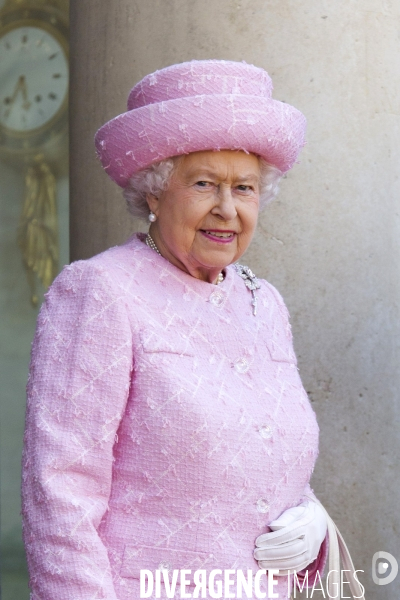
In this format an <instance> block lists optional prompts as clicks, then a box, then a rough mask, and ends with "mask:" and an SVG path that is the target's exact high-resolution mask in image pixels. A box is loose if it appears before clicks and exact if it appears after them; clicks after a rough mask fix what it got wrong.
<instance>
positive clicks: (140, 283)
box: [23, 235, 326, 600]
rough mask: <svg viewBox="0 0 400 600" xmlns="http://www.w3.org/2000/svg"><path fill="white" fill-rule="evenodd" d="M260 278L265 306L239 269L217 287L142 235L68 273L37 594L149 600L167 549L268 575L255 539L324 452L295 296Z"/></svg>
mask: <svg viewBox="0 0 400 600" xmlns="http://www.w3.org/2000/svg"><path fill="white" fill-rule="evenodd" d="M260 282H261V288H260V289H259V290H258V291H257V295H258V313H257V316H254V315H253V313H252V306H251V293H250V291H249V290H248V289H247V288H246V286H245V283H244V281H243V279H242V278H241V277H240V276H239V275H238V274H237V272H236V270H235V268H234V267H233V266H229V267H228V268H227V270H226V278H225V280H224V281H223V282H222V283H221V284H220V285H218V286H215V285H211V284H208V283H205V282H203V281H199V280H197V279H194V278H193V277H191V276H189V275H188V274H186V273H184V272H182V271H180V270H179V269H177V268H176V267H174V266H173V265H171V264H170V263H169V262H168V261H166V260H165V259H164V258H162V257H161V256H159V255H158V254H156V253H155V252H154V251H153V250H151V249H150V248H148V247H147V246H146V245H145V244H144V243H143V238H141V237H140V235H139V236H133V237H132V238H131V239H130V240H128V242H126V243H125V244H124V245H122V246H117V247H114V248H111V249H109V250H107V251H106V252H103V253H102V254H100V255H98V256H95V257H93V258H91V259H90V260H86V261H78V262H75V263H73V264H71V265H70V266H67V267H65V268H64V270H63V271H62V273H61V274H60V275H59V276H58V277H57V279H56V280H55V282H54V283H53V285H52V286H51V288H50V290H49V292H48V293H47V294H46V298H45V302H44V304H43V306H42V309H41V311H40V315H39V318H38V324H37V330H36V335H35V339H34V343H33V347H32V358H31V366H30V375H29V380H28V385H27V392H28V406H27V417H26V434H25V450H24V456H23V521H24V539H25V545H26V550H27V557H28V564H29V571H30V585H31V590H32V592H31V600H89V599H90V600H95V599H96V600H97V599H106V600H136V599H139V597H140V593H139V572H140V570H141V569H150V570H153V569H156V568H157V567H158V566H159V565H160V564H164V563H168V565H170V566H171V567H172V568H175V569H183V568H185V569H191V570H192V571H194V570H196V569H201V568H203V569H207V570H211V569H214V568H217V569H228V568H229V569H234V570H237V569H243V570H244V571H247V569H252V570H253V572H254V573H255V572H256V570H257V569H258V566H257V563H256V562H255V561H254V559H253V549H254V540H255V538H256V537H257V536H258V535H260V534H261V533H263V532H265V531H268V529H267V525H268V523H269V522H270V521H271V520H272V519H275V518H277V517H278V516H279V515H280V514H281V513H282V512H283V511H284V510H286V509H287V508H289V507H292V506H295V505H297V504H299V502H300V501H301V500H302V497H303V494H304V493H305V491H308V490H309V487H308V482H309V479H310V475H311V472H312V470H313V467H314V463H315V460H316V456H317V449H318V426H317V423H316V419H315V415H314V412H313V410H312V408H311V406H310V403H309V401H308V398H307V396H306V393H305V391H304V389H303V386H302V384H301V381H300V378H299V375H298V371H297V367H296V358H295V355H294V352H293V347H292V338H291V332H290V326H289V322H288V314H287V311H286V308H285V305H284V304H283V301H282V299H281V297H280V296H279V294H278V293H277V291H276V290H275V289H274V288H273V287H272V286H271V285H270V284H268V283H267V282H266V281H263V280H261V281H260ZM325 558H326V545H325V543H324V544H323V546H322V548H321V551H320V555H319V557H318V559H317V561H315V563H313V565H312V567H313V568H314V569H316V568H321V566H322V564H323V563H324V561H325ZM274 591H275V592H276V591H278V593H279V598H286V597H287V579H286V578H279V584H278V586H277V587H275V588H274ZM176 597H177V598H179V597H180V596H179V593H178V592H177V595H176Z"/></svg>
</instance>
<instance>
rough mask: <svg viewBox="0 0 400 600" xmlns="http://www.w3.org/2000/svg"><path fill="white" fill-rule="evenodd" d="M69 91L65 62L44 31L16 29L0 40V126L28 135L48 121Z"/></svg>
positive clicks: (57, 42) (28, 28)
mask: <svg viewBox="0 0 400 600" xmlns="http://www.w3.org/2000/svg"><path fill="white" fill-rule="evenodd" d="M67 92H68V62H67V58H66V55H65V52H64V50H63V47H62V46H61V44H60V43H59V41H58V40H57V39H56V38H55V37H54V36H53V35H51V33H49V32H48V31H46V30H45V29H41V28H39V27H30V26H27V27H18V28H15V29H12V30H11V31H9V32H8V33H6V34H5V35H3V36H2V37H1V38H0V125H2V126H3V127H6V128H8V129H10V130H13V131H15V132H21V133H28V132H29V131H32V130H35V129H38V128H39V127H41V126H43V125H45V124H46V123H47V122H48V121H50V120H51V119H52V118H53V117H54V115H55V114H56V113H57V112H58V111H59V109H60V108H61V106H62V105H63V103H64V101H65V98H66V94H67Z"/></svg>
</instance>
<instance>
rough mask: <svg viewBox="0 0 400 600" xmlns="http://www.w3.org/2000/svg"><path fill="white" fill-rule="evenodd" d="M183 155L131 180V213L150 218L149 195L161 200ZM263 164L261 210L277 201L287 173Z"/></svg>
mask: <svg viewBox="0 0 400 600" xmlns="http://www.w3.org/2000/svg"><path fill="white" fill-rule="evenodd" d="M179 158H180V156H174V157H172V158H167V159H165V160H161V161H160V162H157V163H154V164H152V165H150V166H149V167H146V168H145V169H142V170H141V171H138V172H137V173H135V174H134V175H132V177H131V178H130V180H129V183H128V185H127V187H126V188H125V189H124V191H123V195H124V198H125V200H126V203H127V206H128V210H129V212H130V213H131V214H132V215H133V216H134V217H138V218H140V219H146V220H147V217H148V216H149V213H150V209H149V206H148V204H147V199H146V197H147V194H152V195H153V196H156V197H158V196H159V195H160V194H161V193H162V192H163V191H165V190H166V189H167V187H168V184H169V181H170V179H171V176H172V174H173V172H174V169H175V167H176V165H177V162H178V160H179ZM258 161H259V165H260V174H261V176H260V210H262V209H263V208H264V207H265V206H266V205H267V204H268V203H269V202H271V200H273V199H274V198H275V196H276V195H277V193H278V191H279V181H280V179H281V177H282V175H283V173H282V172H281V171H280V170H279V169H277V168H276V167H274V166H273V165H270V164H269V163H267V162H266V161H265V160H264V159H263V158H261V157H258Z"/></svg>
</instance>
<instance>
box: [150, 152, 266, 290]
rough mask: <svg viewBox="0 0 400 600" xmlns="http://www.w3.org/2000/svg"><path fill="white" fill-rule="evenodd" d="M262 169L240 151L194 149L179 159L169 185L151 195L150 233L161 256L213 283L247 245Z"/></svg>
mask: <svg viewBox="0 0 400 600" xmlns="http://www.w3.org/2000/svg"><path fill="white" fill-rule="evenodd" d="M259 183H260V168H259V163H258V159H257V157H256V156H255V155H254V154H246V153H245V152H242V151H234V150H221V151H220V152H213V151H205V152H193V153H191V154H187V155H184V156H182V157H180V158H179V159H177V164H176V166H175V170H174V173H173V175H172V178H171V180H170V183H169V186H168V189H167V190H166V191H165V192H163V193H162V194H161V195H160V197H159V198H156V197H155V196H152V195H149V196H148V198H147V201H148V204H149V207H150V210H152V211H153V212H154V213H155V214H156V215H157V221H156V222H155V223H152V225H151V227H150V234H151V236H152V238H153V239H154V241H155V243H156V245H157V247H158V249H159V251H160V252H161V254H162V255H163V256H164V257H165V258H166V259H168V260H169V261H170V262H171V263H172V264H174V265H176V266H177V267H179V268H180V269H182V270H184V271H186V272H187V273H190V275H192V276H193V277H196V278H197V279H202V280H204V281H208V282H209V283H214V282H215V280H216V279H217V277H218V275H219V273H220V272H221V270H222V269H223V268H224V267H226V266H227V265H229V264H231V263H233V262H235V261H237V260H238V259H239V258H240V257H241V256H242V254H243V253H244V252H245V250H246V249H247V248H248V246H249V244H250V242H251V239H252V237H253V234H254V230H255V228H256V224H257V217H258V208H259Z"/></svg>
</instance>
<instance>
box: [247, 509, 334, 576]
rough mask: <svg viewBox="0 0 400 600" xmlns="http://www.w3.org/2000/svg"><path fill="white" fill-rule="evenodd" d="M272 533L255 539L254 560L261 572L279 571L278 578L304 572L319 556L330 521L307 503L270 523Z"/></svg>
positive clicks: (321, 511) (321, 512) (322, 512)
mask: <svg viewBox="0 0 400 600" xmlns="http://www.w3.org/2000/svg"><path fill="white" fill-rule="evenodd" d="M269 528H270V529H272V532H271V533H263V534H262V535H260V536H259V537H258V538H257V539H256V549H255V550H254V558H255V559H256V561H258V566H259V567H260V569H279V575H287V574H288V573H289V571H291V572H293V571H301V570H302V569H304V568H305V567H306V566H307V565H309V564H310V563H312V562H313V560H315V559H316V558H317V556H318V553H319V549H320V547H321V544H322V542H323V541H324V539H325V536H326V531H327V521H326V517H325V513H324V511H323V509H322V508H321V507H320V506H319V505H318V504H316V503H315V502H312V501H308V500H305V501H304V502H302V503H301V504H299V506H295V507H294V508H289V509H288V510H286V511H285V512H284V513H282V514H281V516H280V517H279V518H278V519H276V520H275V521H272V522H271V523H270V524H269Z"/></svg>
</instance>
